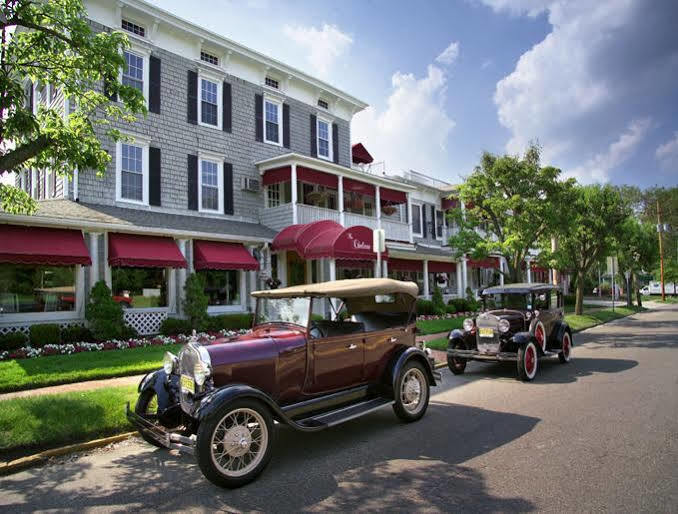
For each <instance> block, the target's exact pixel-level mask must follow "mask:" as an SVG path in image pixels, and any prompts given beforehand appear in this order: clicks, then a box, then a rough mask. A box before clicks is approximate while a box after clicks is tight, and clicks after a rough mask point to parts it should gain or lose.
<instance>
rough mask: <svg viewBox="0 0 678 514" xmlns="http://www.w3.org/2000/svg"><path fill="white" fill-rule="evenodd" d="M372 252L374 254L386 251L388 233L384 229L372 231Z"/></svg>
mask: <svg viewBox="0 0 678 514" xmlns="http://www.w3.org/2000/svg"><path fill="white" fill-rule="evenodd" d="M372 251H373V252H374V253H384V252H385V251H386V231H385V230H384V229H383V228H375V229H374V230H373V231H372Z"/></svg>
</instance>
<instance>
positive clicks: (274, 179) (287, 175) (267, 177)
mask: <svg viewBox="0 0 678 514" xmlns="http://www.w3.org/2000/svg"><path fill="white" fill-rule="evenodd" d="M290 180H292V168H291V167H290V166H283V167H282V168H275V169H272V170H266V171H265V172H264V178H263V180H262V181H261V183H262V184H263V185H264V186H268V185H271V184H277V183H278V182H289V181H290Z"/></svg>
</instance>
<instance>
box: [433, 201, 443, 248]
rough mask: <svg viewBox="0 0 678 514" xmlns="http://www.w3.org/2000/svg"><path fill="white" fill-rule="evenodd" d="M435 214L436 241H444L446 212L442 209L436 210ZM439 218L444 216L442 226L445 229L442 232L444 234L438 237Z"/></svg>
mask: <svg viewBox="0 0 678 514" xmlns="http://www.w3.org/2000/svg"><path fill="white" fill-rule="evenodd" d="M435 213H436V216H435V218H436V219H435V221H434V223H435V228H436V241H442V240H443V236H444V235H445V212H444V211H443V210H441V209H435ZM438 216H442V218H443V219H442V220H441V222H442V223H441V224H440V225H441V226H442V227H443V229H442V231H441V232H442V234H440V236H439V235H438Z"/></svg>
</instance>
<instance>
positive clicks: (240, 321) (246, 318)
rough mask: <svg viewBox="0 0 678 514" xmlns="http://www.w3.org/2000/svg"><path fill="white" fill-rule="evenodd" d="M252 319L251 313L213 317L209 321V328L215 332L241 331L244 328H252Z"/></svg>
mask: <svg viewBox="0 0 678 514" xmlns="http://www.w3.org/2000/svg"><path fill="white" fill-rule="evenodd" d="M252 317H253V315H252V314H250V313H246V314H221V315H219V316H212V317H210V318H209V319H208V320H207V328H208V330H211V331H213V332H218V331H219V330H240V329H242V328H244V329H248V328H252Z"/></svg>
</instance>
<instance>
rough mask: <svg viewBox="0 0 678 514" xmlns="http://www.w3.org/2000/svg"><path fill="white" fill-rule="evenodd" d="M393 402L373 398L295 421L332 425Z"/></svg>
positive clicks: (313, 426)
mask: <svg viewBox="0 0 678 514" xmlns="http://www.w3.org/2000/svg"><path fill="white" fill-rule="evenodd" d="M392 403H394V402H393V400H392V399H388V398H373V399H372V400H366V401H364V402H360V403H356V404H353V405H349V406H347V407H342V408H340V409H336V410H332V411H329V412H325V413H324V414H318V415H317V416H312V417H310V418H305V419H302V420H299V421H295V423H296V424H298V425H301V426H302V427H304V428H321V427H322V428H325V427H332V426H334V425H338V424H340V423H343V422H344V421H349V420H351V419H355V418H359V417H360V416H364V415H365V414H369V413H370V412H372V411H375V410H377V409H381V408H382V407H384V406H385V405H391V404H392Z"/></svg>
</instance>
